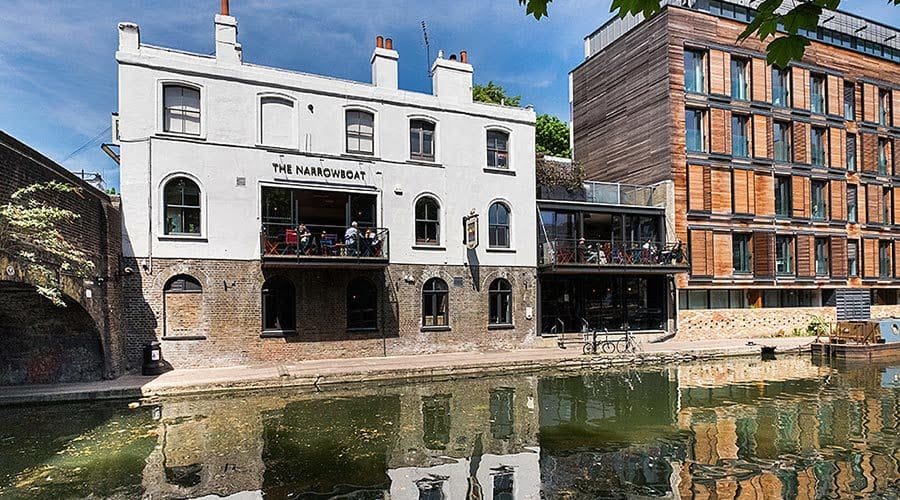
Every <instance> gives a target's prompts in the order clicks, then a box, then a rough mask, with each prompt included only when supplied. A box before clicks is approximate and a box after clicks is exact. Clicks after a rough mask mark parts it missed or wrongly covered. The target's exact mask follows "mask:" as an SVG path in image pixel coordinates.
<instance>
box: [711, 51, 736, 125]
mask: <svg viewBox="0 0 900 500" xmlns="http://www.w3.org/2000/svg"><path fill="white" fill-rule="evenodd" d="M726 57H728V61H726V60H725V58H726ZM730 65H731V58H730V57H729V56H728V54H727V53H725V52H722V51H721V50H710V51H709V93H710V94H720V95H721V94H728V93H729V92H730V90H731V85H730V81H731V77H730V74H729V70H730V68H729V66H730ZM726 78H728V81H729V84H726V83H725V79H726ZM714 130H715V129H714Z"/></svg>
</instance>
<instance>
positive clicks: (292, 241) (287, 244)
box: [284, 229, 298, 253]
mask: <svg viewBox="0 0 900 500" xmlns="http://www.w3.org/2000/svg"><path fill="white" fill-rule="evenodd" d="M297 244H298V240H297V231H295V230H294V229H288V230H285V232H284V252H285V253H287V251H288V250H289V249H291V248H293V249H294V250H296V249H297V248H298V247H297Z"/></svg>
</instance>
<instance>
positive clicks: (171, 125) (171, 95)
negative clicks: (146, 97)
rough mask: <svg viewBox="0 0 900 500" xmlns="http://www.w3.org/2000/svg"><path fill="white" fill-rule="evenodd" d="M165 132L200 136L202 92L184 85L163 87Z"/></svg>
mask: <svg viewBox="0 0 900 500" xmlns="http://www.w3.org/2000/svg"><path fill="white" fill-rule="evenodd" d="M163 130H164V131H165V132H174V133H176V134H188V135H200V91H199V90H198V89H196V88H193V87H186V86H184V85H165V86H163Z"/></svg>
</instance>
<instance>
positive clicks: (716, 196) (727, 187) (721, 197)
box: [712, 169, 731, 214]
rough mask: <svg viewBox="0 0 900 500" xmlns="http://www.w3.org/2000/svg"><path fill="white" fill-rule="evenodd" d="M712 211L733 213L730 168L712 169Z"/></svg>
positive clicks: (715, 212)
mask: <svg viewBox="0 0 900 500" xmlns="http://www.w3.org/2000/svg"><path fill="white" fill-rule="evenodd" d="M712 213H714V214H730V213H731V172H729V171H728V170H719V169H714V170H713V171H712Z"/></svg>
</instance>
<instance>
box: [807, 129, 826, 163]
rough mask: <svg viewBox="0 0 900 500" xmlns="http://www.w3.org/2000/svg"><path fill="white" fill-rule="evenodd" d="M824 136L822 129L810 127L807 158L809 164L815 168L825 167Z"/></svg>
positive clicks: (824, 132)
mask: <svg viewBox="0 0 900 500" xmlns="http://www.w3.org/2000/svg"><path fill="white" fill-rule="evenodd" d="M825 134H826V131H825V128H823V127H812V130H811V132H810V141H809V156H810V161H811V163H812V164H813V165H815V166H817V167H824V166H825V156H826V155H825V149H826V148H825V141H826V138H825Z"/></svg>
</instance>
